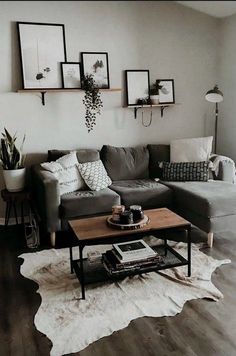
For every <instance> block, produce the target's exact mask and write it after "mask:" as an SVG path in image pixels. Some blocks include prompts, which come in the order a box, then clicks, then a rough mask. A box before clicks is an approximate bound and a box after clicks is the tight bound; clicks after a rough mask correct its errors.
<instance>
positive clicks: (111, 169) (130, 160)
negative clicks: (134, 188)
mask: <svg viewBox="0 0 236 356" xmlns="http://www.w3.org/2000/svg"><path fill="white" fill-rule="evenodd" d="M100 156H101V160H102V161H103V164H104V166H105V168H106V170H107V174H108V175H109V177H110V178H111V179H112V180H113V181H116V180H126V179H127V180H128V179H145V178H149V168H148V167H149V151H148V149H147V147H143V146H139V147H114V146H109V145H104V146H103V147H102V149H101V152H100Z"/></svg>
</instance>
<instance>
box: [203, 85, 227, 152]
mask: <svg viewBox="0 0 236 356" xmlns="http://www.w3.org/2000/svg"><path fill="white" fill-rule="evenodd" d="M205 99H206V100H207V101H210V102H211V103H215V104H216V109H215V116H216V118H215V149H214V153H216V149H217V127H218V103H220V102H221V101H223V93H222V92H221V91H220V90H219V89H218V86H217V85H215V86H214V88H213V89H211V90H209V91H208V92H207V93H206V95H205Z"/></svg>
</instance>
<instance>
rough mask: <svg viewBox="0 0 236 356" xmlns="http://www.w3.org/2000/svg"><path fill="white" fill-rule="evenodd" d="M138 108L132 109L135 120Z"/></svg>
mask: <svg viewBox="0 0 236 356" xmlns="http://www.w3.org/2000/svg"><path fill="white" fill-rule="evenodd" d="M138 109H139V108H137V107H135V108H134V118H135V119H137V111H138Z"/></svg>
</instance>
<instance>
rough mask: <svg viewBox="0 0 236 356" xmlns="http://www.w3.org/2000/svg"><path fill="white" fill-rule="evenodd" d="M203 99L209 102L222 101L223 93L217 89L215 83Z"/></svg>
mask: <svg viewBox="0 0 236 356" xmlns="http://www.w3.org/2000/svg"><path fill="white" fill-rule="evenodd" d="M205 99H206V100H207V101H210V102H211V103H220V102H221V101H223V93H222V92H221V91H220V90H219V89H218V86H217V85H215V87H214V88H213V89H211V90H209V91H208V92H207V93H206V95H205Z"/></svg>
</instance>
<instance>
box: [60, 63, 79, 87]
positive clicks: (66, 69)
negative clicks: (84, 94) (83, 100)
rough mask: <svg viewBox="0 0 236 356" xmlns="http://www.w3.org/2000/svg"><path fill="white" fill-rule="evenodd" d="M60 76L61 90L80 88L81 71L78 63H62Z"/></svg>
mask: <svg viewBox="0 0 236 356" xmlns="http://www.w3.org/2000/svg"><path fill="white" fill-rule="evenodd" d="M61 75H62V85H63V88H65V89H72V88H74V89H80V88H81V70H80V63H79V62H62V63H61Z"/></svg>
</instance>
